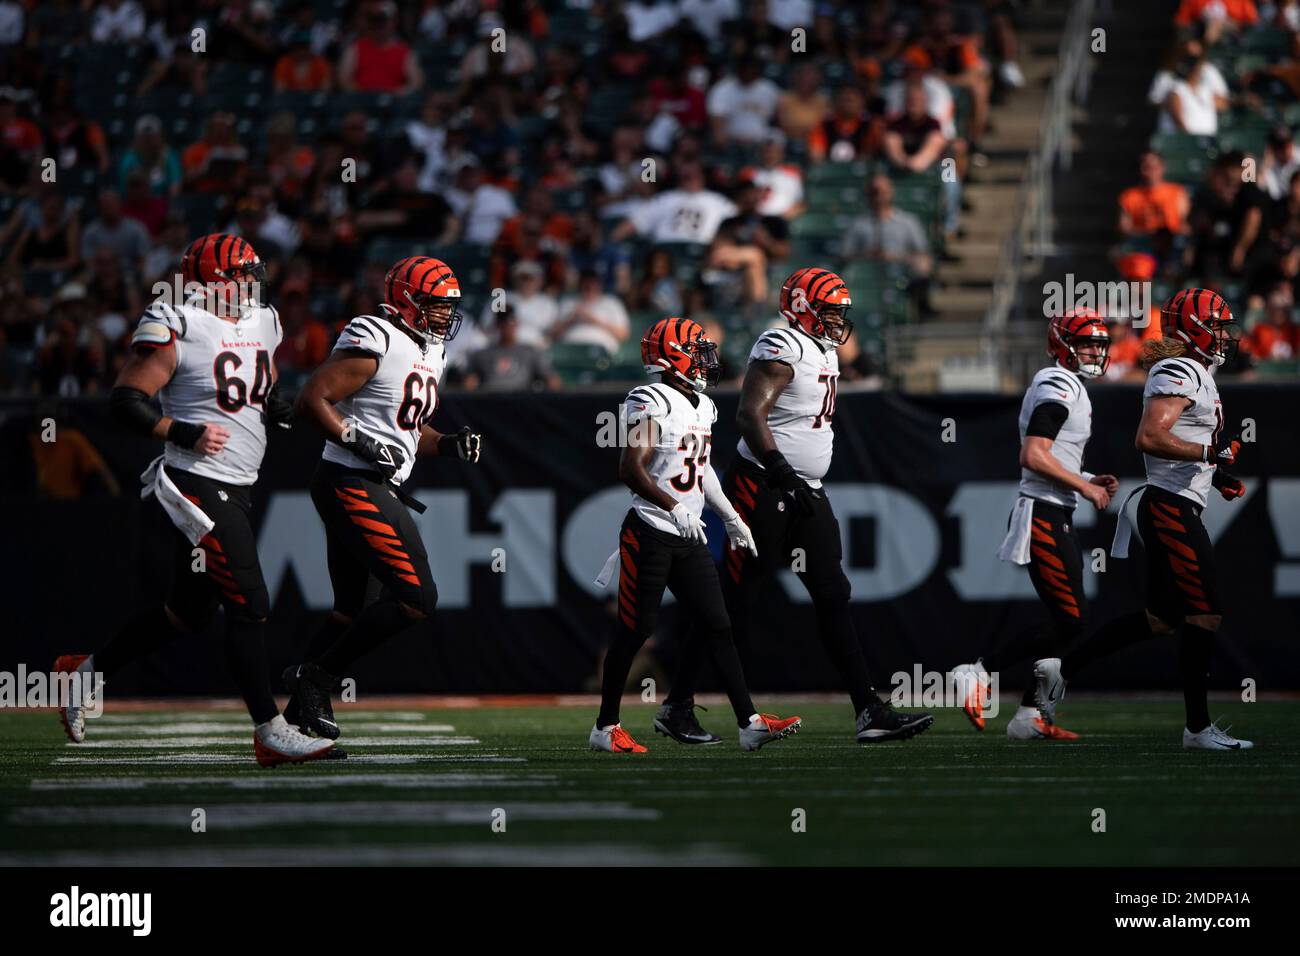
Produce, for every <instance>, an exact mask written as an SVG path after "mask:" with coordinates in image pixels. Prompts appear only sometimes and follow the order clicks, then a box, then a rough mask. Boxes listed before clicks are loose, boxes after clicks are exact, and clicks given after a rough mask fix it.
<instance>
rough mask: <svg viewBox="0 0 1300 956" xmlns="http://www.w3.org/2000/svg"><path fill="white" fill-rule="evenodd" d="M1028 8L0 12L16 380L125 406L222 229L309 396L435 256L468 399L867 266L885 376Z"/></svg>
mask: <svg viewBox="0 0 1300 956" xmlns="http://www.w3.org/2000/svg"><path fill="white" fill-rule="evenodd" d="M1015 11H1016V4H1015V3H1014V2H1007V0H964V2H958V0H952V2H949V0H920V2H899V0H863V2H826V0H745V2H741V0H627V2H618V0H546V2H544V0H515V2H493V0H417V2H403V3H394V2H391V0H189V2H187V3H177V2H164V0H39V2H37V0H0V394H3V393H10V394H15V393H16V394H33V393H35V394H46V395H61V396H72V395H79V394H87V393H95V392H103V391H105V390H106V388H107V387H108V386H109V385H110V384H111V381H112V379H113V377H114V375H115V373H116V371H117V369H118V368H119V367H120V366H121V364H122V362H123V361H124V357H125V342H126V340H127V338H128V336H129V332H130V329H131V327H132V326H133V324H134V322H135V320H136V317H137V316H138V315H139V314H140V311H141V309H142V308H143V307H144V306H145V305H147V303H148V301H149V299H150V298H151V297H152V295H153V290H154V289H155V284H156V283H158V282H160V281H161V282H167V281H170V278H171V276H172V274H173V273H174V271H175V269H176V267H177V262H178V259H179V255H180V252H181V251H182V250H183V249H184V247H185V245H186V244H187V243H188V241H189V240H190V239H191V238H192V237H193V236H195V235H198V234H201V233H204V232H210V231H224V232H231V233H236V234H239V235H242V236H245V237H247V238H249V239H250V240H251V241H252V242H253V243H254V245H255V246H256V248H257V250H258V252H259V253H260V254H261V256H262V257H263V258H264V259H265V260H267V262H268V263H269V267H270V281H269V288H270V290H271V291H270V298H271V300H272V301H273V302H274V303H275V304H276V305H277V306H278V307H279V309H280V311H281V314H282V316H283V319H284V326H285V333H286V339H285V343H284V345H283V346H282V348H281V350H280V352H279V355H278V364H279V366H280V368H281V371H282V374H283V375H284V376H285V377H286V378H288V379H289V380H290V381H293V380H294V378H295V377H301V376H303V375H305V374H306V373H308V372H309V371H310V370H311V369H312V368H313V367H314V366H315V365H316V364H318V363H319V362H320V361H321V360H322V358H323V357H324V356H325V355H326V354H327V353H328V350H329V348H330V346H331V344H332V342H333V339H334V337H335V335H336V333H337V331H338V329H339V328H340V327H341V326H342V324H344V323H345V322H346V321H347V319H348V318H349V317H351V316H352V315H355V314H361V313H372V312H374V311H375V309H376V308H377V303H378V302H379V301H380V300H381V298H382V277H383V275H384V272H385V270H386V268H387V267H388V265H390V264H391V262H393V261H395V260H396V259H397V258H400V257H401V256H404V255H409V254H413V253H417V252H418V253H424V254H431V255H438V256H440V257H442V258H444V259H445V260H446V261H448V262H449V263H450V264H451V265H452V267H453V268H454V269H456V271H457V273H458V275H459V276H460V278H461V282H462V285H463V287H464V288H465V292H466V300H465V312H466V321H465V322H464V324H463V328H462V331H461V333H460V335H459V336H458V337H457V339H456V340H455V341H454V342H453V343H451V346H450V348H449V351H450V354H451V374H452V377H453V380H454V382H456V383H459V384H460V385H463V387H466V388H485V389H487V388H554V387H558V386H559V385H560V384H561V383H562V382H565V381H574V380H584V375H585V374H586V373H585V370H586V369H588V368H596V369H604V370H605V371H604V374H606V375H607V376H608V375H613V376H616V375H618V374H620V373H626V374H628V375H629V376H630V377H635V376H636V375H637V374H638V370H639V358H638V350H637V343H638V341H639V333H640V329H641V328H643V327H644V326H645V324H646V323H647V320H648V318H650V317H658V316H661V315H663V314H666V313H681V312H685V313H687V314H690V315H692V316H694V317H696V318H698V319H700V320H701V321H702V322H704V323H705V324H706V326H707V327H708V328H710V330H711V331H712V332H713V334H714V335H715V337H717V338H718V339H719V341H720V342H721V343H722V345H723V354H724V359H725V360H726V362H727V365H728V367H729V369H730V370H731V372H732V373H733V374H735V373H738V372H739V371H740V370H741V369H742V368H743V360H744V354H745V353H746V351H747V349H748V346H749V344H750V342H752V338H753V336H754V334H756V331H757V330H758V329H759V328H761V327H762V326H764V325H766V324H768V323H770V322H772V321H773V320H774V316H775V309H774V308H773V304H774V299H775V296H776V293H777V287H778V285H779V282H780V279H781V278H782V277H783V276H784V275H785V274H787V273H789V272H790V271H793V269H794V268H796V267H798V266H801V265H806V264H813V263H820V264H825V265H829V266H833V267H840V268H842V269H846V270H850V271H852V274H853V275H854V276H856V277H857V278H856V279H855V280H854V281H855V283H856V284H857V288H856V290H855V300H856V302H857V303H860V305H857V306H855V309H856V311H855V320H857V321H858V325H859V329H861V330H862V334H861V336H860V337H859V339H860V341H858V342H855V343H854V345H853V346H852V347H850V348H849V349H848V350H847V351H846V355H845V359H846V361H845V365H846V373H845V374H846V379H852V378H853V377H855V376H859V377H861V376H869V375H874V374H877V373H879V371H880V367H879V362H880V355H879V352H878V351H877V350H874V349H873V346H872V338H871V336H872V334H873V329H875V330H877V331H878V330H879V329H880V328H881V327H883V326H884V325H885V324H887V323H888V322H891V321H913V320H917V319H918V318H920V317H924V316H925V314H926V312H927V310H928V301H927V298H926V288H927V286H928V282H929V277H930V276H931V273H932V270H933V263H934V262H935V261H936V259H937V258H938V257H939V256H940V255H941V254H942V253H943V248H944V244H945V242H946V240H948V239H951V238H952V236H953V235H954V234H956V232H957V231H958V229H959V228H960V212H961V186H962V181H963V180H965V179H966V177H967V176H968V175H969V174H970V170H971V168H972V166H978V164H979V162H980V159H981V154H980V146H979V140H980V137H981V135H982V134H983V131H984V129H985V128H986V126H987V123H988V117H989V112H990V104H991V103H993V102H996V100H997V97H998V96H999V95H1001V93H1002V92H1004V91H1007V90H1011V89H1014V88H1015V87H1018V86H1020V85H1022V84H1023V82H1024V79H1023V77H1022V76H1021V73H1020V69H1019V67H1018V65H1017V63H1016V34H1015V29H1014V22H1013V18H1014V14H1015ZM1178 89H1179V90H1180V91H1181V90H1182V87H1178ZM1179 95H1181V94H1179ZM1193 113H1194V110H1192V109H1190V108H1184V109H1182V110H1181V111H1180V112H1179V113H1178V115H1179V116H1181V117H1183V118H1184V119H1186V117H1188V116H1189V115H1192V114H1193ZM945 161H948V164H949V165H950V166H951V167H952V168H953V169H955V170H956V175H950V176H941V175H940V170H941V166H942V164H944V163H945ZM1288 162H1290V161H1289V160H1288ZM896 186H897V190H896V189H895V187H896ZM855 269H856V271H853V270H855ZM900 290H901V294H900Z"/></svg>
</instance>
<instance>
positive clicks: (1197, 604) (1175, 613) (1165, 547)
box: [1137, 485, 1221, 624]
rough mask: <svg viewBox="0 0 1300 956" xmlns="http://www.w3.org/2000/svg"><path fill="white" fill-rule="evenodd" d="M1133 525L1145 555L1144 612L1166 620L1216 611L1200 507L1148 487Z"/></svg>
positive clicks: (1214, 574) (1214, 575) (1213, 568)
mask: <svg viewBox="0 0 1300 956" xmlns="http://www.w3.org/2000/svg"><path fill="white" fill-rule="evenodd" d="M1137 524H1138V531H1139V532H1141V534H1142V543H1143V545H1144V546H1145V548H1146V556H1147V561H1146V570H1147V600H1146V604H1147V610H1149V611H1151V613H1153V614H1155V615H1156V616H1157V617H1159V618H1160V619H1161V620H1163V621H1165V622H1167V623H1169V624H1178V623H1179V622H1181V621H1182V620H1183V618H1186V617H1193V616H1195V615H1198V614H1219V613H1221V610H1220V603H1219V582H1218V568H1217V565H1216V564H1215V561H1214V545H1213V544H1212V543H1211V542H1210V535H1209V533H1208V532H1207V531H1206V530H1205V525H1203V524H1202V523H1201V507H1200V505H1199V504H1197V503H1196V502H1195V501H1192V500H1191V499H1190V498H1184V497H1183V496H1182V495H1176V494H1174V493H1173V492H1170V491H1165V490H1164V489H1163V488H1156V487H1154V486H1152V485H1148V486H1147V488H1146V490H1145V491H1143V492H1142V501H1141V502H1140V503H1139V504H1138V512H1137Z"/></svg>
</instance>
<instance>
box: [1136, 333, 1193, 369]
mask: <svg viewBox="0 0 1300 956" xmlns="http://www.w3.org/2000/svg"><path fill="white" fill-rule="evenodd" d="M1186 354H1187V346H1186V345H1184V344H1183V343H1182V342H1180V341H1178V339H1148V340H1147V341H1145V342H1143V343H1142V355H1141V357H1140V358H1139V359H1138V365H1140V366H1142V368H1150V367H1151V366H1152V365H1155V364H1156V362H1159V361H1160V360H1161V359H1167V358H1179V357H1180V356H1183V355H1186Z"/></svg>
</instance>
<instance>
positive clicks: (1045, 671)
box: [1034, 657, 1065, 724]
mask: <svg viewBox="0 0 1300 956" xmlns="http://www.w3.org/2000/svg"><path fill="white" fill-rule="evenodd" d="M1034 684H1035V688H1034V698H1035V699H1036V700H1037V701H1038V712H1039V713H1040V714H1041V715H1042V717H1043V720H1045V721H1047V722H1048V723H1049V724H1051V723H1055V721H1056V705H1057V704H1059V703H1060V702H1061V698H1062V697H1064V696H1065V678H1064V677H1062V676H1061V659H1060V658H1059V657H1045V658H1043V659H1042V660H1040V661H1034Z"/></svg>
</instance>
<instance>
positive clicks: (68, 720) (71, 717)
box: [53, 654, 97, 744]
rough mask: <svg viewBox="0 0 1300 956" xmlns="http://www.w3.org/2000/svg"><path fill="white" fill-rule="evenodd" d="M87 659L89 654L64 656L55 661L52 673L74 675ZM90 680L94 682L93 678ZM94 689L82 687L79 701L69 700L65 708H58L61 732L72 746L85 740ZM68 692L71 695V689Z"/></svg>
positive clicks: (93, 699) (92, 704) (93, 701)
mask: <svg viewBox="0 0 1300 956" xmlns="http://www.w3.org/2000/svg"><path fill="white" fill-rule="evenodd" d="M89 657H90V655H89V654H64V655H63V656H62V657H58V658H56V659H55V661H54V668H53V670H54V673H56V674H73V673H76V671H77V670H78V669H79V668H80V667H81V665H82V664H84V663H85V662H86V661H87V660H88V659H89ZM91 680H92V681H93V680H94V678H93V676H92V677H91ZM79 683H81V682H79ZM96 689H97V688H93V687H85V686H82V688H81V699H80V700H77V701H73V700H72V699H69V700H68V701H67V702H66V704H67V706H65V707H60V708H59V720H60V721H61V722H62V723H63V732H64V733H65V734H67V735H68V739H69V740H71V741H72V742H73V743H74V744H79V743H81V742H82V741H83V740H85V739H86V711H88V710H90V709H91V708H92V707H93V706H94V703H95V690H96ZM68 690H69V693H71V691H72V687H71V686H69V688H68Z"/></svg>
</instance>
